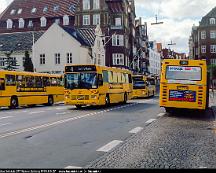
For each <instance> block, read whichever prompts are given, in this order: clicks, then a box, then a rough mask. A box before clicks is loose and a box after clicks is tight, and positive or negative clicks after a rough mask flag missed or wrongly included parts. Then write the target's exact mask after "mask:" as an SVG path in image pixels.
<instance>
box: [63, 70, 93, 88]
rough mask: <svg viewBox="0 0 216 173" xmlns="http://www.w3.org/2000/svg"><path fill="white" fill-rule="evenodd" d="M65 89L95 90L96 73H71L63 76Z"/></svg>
mask: <svg viewBox="0 0 216 173" xmlns="http://www.w3.org/2000/svg"><path fill="white" fill-rule="evenodd" d="M65 88H66V89H96V88H97V74H96V73H72V74H66V76H65Z"/></svg>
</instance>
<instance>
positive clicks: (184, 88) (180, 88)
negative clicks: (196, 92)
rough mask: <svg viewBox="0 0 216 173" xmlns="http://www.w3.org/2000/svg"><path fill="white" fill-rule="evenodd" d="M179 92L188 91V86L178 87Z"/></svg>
mask: <svg viewBox="0 0 216 173" xmlns="http://www.w3.org/2000/svg"><path fill="white" fill-rule="evenodd" d="M177 90H188V86H178V87H177Z"/></svg>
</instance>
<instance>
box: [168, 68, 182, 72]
mask: <svg viewBox="0 0 216 173" xmlns="http://www.w3.org/2000/svg"><path fill="white" fill-rule="evenodd" d="M183 70H184V69H183V67H169V71H183Z"/></svg>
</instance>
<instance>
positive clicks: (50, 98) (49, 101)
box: [47, 96, 54, 106]
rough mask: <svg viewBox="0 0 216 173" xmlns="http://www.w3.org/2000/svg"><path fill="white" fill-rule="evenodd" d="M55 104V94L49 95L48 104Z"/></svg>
mask: <svg viewBox="0 0 216 173" xmlns="http://www.w3.org/2000/svg"><path fill="white" fill-rule="evenodd" d="M53 104H54V101H53V96H48V103H47V105H48V106H52V105H53Z"/></svg>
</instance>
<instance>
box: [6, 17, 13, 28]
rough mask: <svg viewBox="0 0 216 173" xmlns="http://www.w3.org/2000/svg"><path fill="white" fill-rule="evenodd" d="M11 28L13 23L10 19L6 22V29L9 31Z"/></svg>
mask: <svg viewBox="0 0 216 173" xmlns="http://www.w3.org/2000/svg"><path fill="white" fill-rule="evenodd" d="M12 27H13V21H12V20H11V19H8V20H7V29H11V28H12Z"/></svg>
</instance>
